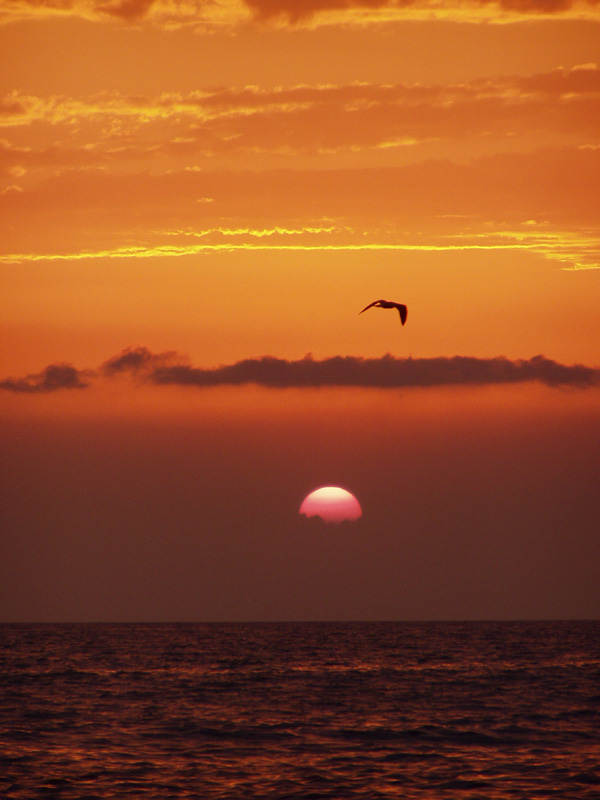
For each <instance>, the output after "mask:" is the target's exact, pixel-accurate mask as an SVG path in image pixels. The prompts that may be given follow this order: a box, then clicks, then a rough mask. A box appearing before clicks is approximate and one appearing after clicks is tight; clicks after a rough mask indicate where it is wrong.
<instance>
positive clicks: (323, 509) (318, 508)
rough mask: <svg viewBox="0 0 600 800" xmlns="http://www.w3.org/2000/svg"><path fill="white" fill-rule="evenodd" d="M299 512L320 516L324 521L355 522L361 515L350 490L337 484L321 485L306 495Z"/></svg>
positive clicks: (358, 504)
mask: <svg viewBox="0 0 600 800" xmlns="http://www.w3.org/2000/svg"><path fill="white" fill-rule="evenodd" d="M300 514H305V515H306V516H307V517H315V516H318V517H321V519H323V520H324V521H325V522H333V523H336V524H337V523H340V522H344V521H345V520H348V521H350V522H355V521H356V520H357V519H358V518H359V517H361V516H362V509H361V507H360V503H359V502H358V500H357V499H356V497H354V495H353V494H351V492H348V491H346V489H341V488H340V487H339V486H323V487H321V488H320V489H315V491H314V492H311V493H310V494H309V495H307V496H306V497H305V498H304V500H303V501H302V505H301V506H300Z"/></svg>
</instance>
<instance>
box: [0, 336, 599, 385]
mask: <svg viewBox="0 0 600 800" xmlns="http://www.w3.org/2000/svg"><path fill="white" fill-rule="evenodd" d="M100 373H101V374H103V375H104V376H105V377H107V378H114V377H116V376H118V375H126V374H131V375H133V376H135V377H136V378H138V379H142V380H143V381H144V382H146V383H149V384H153V385H156V386H182V387H186V386H187V387H195V388H198V389H203V388H209V387H214V386H244V385H247V384H256V385H258V386H264V387H268V388H273V389H286V388H322V387H346V388H350V387H354V388H366V389H367V388H368V389H402V388H403V389H411V388H427V387H441V386H494V385H502V384H519V383H528V382H533V381H537V382H539V383H542V384H544V385H546V386H550V387H555V388H559V387H564V388H566V387H573V388H579V389H588V388H592V387H598V386H600V368H597V367H588V366H584V365H581V364H574V365H566V364H560V363H559V362H557V361H553V360H552V359H549V358H546V357H545V356H542V355H539V356H534V357H533V358H530V359H522V360H517V361H511V360H509V359H507V358H505V357H504V356H499V357H497V358H475V357H471V356H453V357H439V358H396V357H394V356H391V355H385V356H383V357H381V358H361V357H358V356H333V357H331V358H326V359H323V360H320V361H317V360H315V359H313V358H312V356H310V355H307V356H305V357H304V358H302V359H298V360H286V359H283V358H275V357H274V356H263V357H262V358H247V359H243V360H241V361H237V362H236V363H234V364H225V365H221V366H218V367H213V368H203V367H194V366H191V365H190V364H189V363H187V359H186V358H185V357H184V356H182V355H181V354H179V353H177V352H175V351H166V352H162V353H153V352H152V351H151V350H149V349H148V348H147V347H134V348H132V347H129V348H126V349H125V350H123V351H122V352H121V353H119V354H118V355H116V356H114V357H113V358H110V359H108V361H105V362H104V364H103V365H102V366H101V368H100ZM95 375H97V373H95V372H93V371H90V370H87V371H79V370H77V369H75V367H73V366H71V365H70V364H54V365H51V366H49V367H46V369H45V370H43V372H41V373H39V374H37V375H28V376H27V377H26V378H19V379H15V378H8V379H6V380H4V381H1V382H0V389H5V390H7V391H11V392H16V393H22V394H25V393H27V394H33V393H44V392H52V391H56V390H58V389H84V388H86V387H87V386H88V385H89V384H88V383H84V382H83V381H82V376H87V377H93V376H95Z"/></svg>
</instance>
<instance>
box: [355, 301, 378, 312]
mask: <svg viewBox="0 0 600 800" xmlns="http://www.w3.org/2000/svg"><path fill="white" fill-rule="evenodd" d="M380 302H381V300H373V302H372V303H369V305H368V306H365V307H364V308H363V310H362V311H359V312H358V313H359V314H362V313H363V311H366V310H367V309H368V308H372V307H373V306H376V305H377V303H380Z"/></svg>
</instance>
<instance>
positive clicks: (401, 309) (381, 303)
mask: <svg viewBox="0 0 600 800" xmlns="http://www.w3.org/2000/svg"><path fill="white" fill-rule="evenodd" d="M373 306H375V307H376V308H397V309H398V313H399V314H400V322H401V323H402V324H403V325H404V323H405V322H406V317H407V316H408V309H407V308H406V306H405V305H402V303H392V302H391V301H390V300H373V302H372V303H369V305H368V306H365V307H364V308H363V310H362V311H359V312H358V313H359V314H362V313H363V311H366V310H367V309H368V308H373Z"/></svg>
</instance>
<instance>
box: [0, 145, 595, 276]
mask: <svg viewBox="0 0 600 800" xmlns="http://www.w3.org/2000/svg"><path fill="white" fill-rule="evenodd" d="M15 183H16V181H15V178H14V177H10V180H9V181H8V182H7V184H8V185H10V186H14V185H15ZM23 189H24V190H23V191H21V192H18V191H11V192H10V193H9V194H6V195H0V230H1V232H2V240H3V247H2V251H3V252H0V262H4V263H6V262H12V263H17V262H24V261H33V260H53V259H73V260H74V259H77V260H83V259H90V258H109V257H114V258H140V257H144V258H147V257H154V256H157V257H165V258H167V257H176V256H185V255H193V254H195V253H199V252H203V251H206V250H215V251H218V250H231V249H282V250H285V249H290V248H292V249H319V248H321V249H330V248H335V249H344V248H347V249H358V248H360V249H365V248H369V249H376V248H394V249H407V250H410V249H435V250H442V249H446V248H447V249H450V250H455V249H475V248H476V249H481V250H487V249H508V248H510V249H522V250H525V251H529V252H532V253H536V254H541V255H543V256H544V257H546V258H550V259H556V260H558V261H560V262H562V263H563V264H565V265H566V266H570V267H573V266H578V267H579V268H597V267H598V266H599V265H600V231H599V228H598V215H597V209H598V207H600V149H594V148H548V149H544V150H540V151H538V152H533V153H505V154H499V155H496V156H490V157H485V158H480V159H476V160H474V161H473V162H471V163H468V164H460V163H453V162H452V161H450V160H447V159H439V160H429V161H423V162H421V163H416V164H409V165H407V166H404V167H388V168H364V169H322V170H319V169H305V170H302V169H297V170H295V169H269V170H262V171H258V170H250V169H248V170H211V171H207V170H199V171H187V170H184V171H180V172H173V173H170V174H166V175H152V174H149V173H146V174H119V173H112V174H111V173H110V172H108V171H102V170H87V171H86V172H85V173H83V172H81V171H78V170H71V171H68V172H65V173H62V174H60V175H51V176H49V177H48V178H47V179H46V180H45V181H43V182H40V184H39V185H38V186H29V185H27V184H25V183H24V184H23ZM202 198H212V202H211V203H206V202H199V200H200V199H202ZM90 214H93V215H94V219H95V220H96V222H95V229H94V234H93V236H92V233H91V232H89V219H90ZM165 220H168V228H166V229H165ZM224 220H226V221H227V225H226V226H224V225H223V221H224ZM532 221H536V222H535V224H533V222H532ZM134 236H135V240H136V244H135V245H131V241H132V238H134ZM67 241H68V245H65V244H64V242H67ZM99 241H101V242H102V247H98V242H99ZM57 242H58V243H59V244H58V247H57Z"/></svg>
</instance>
